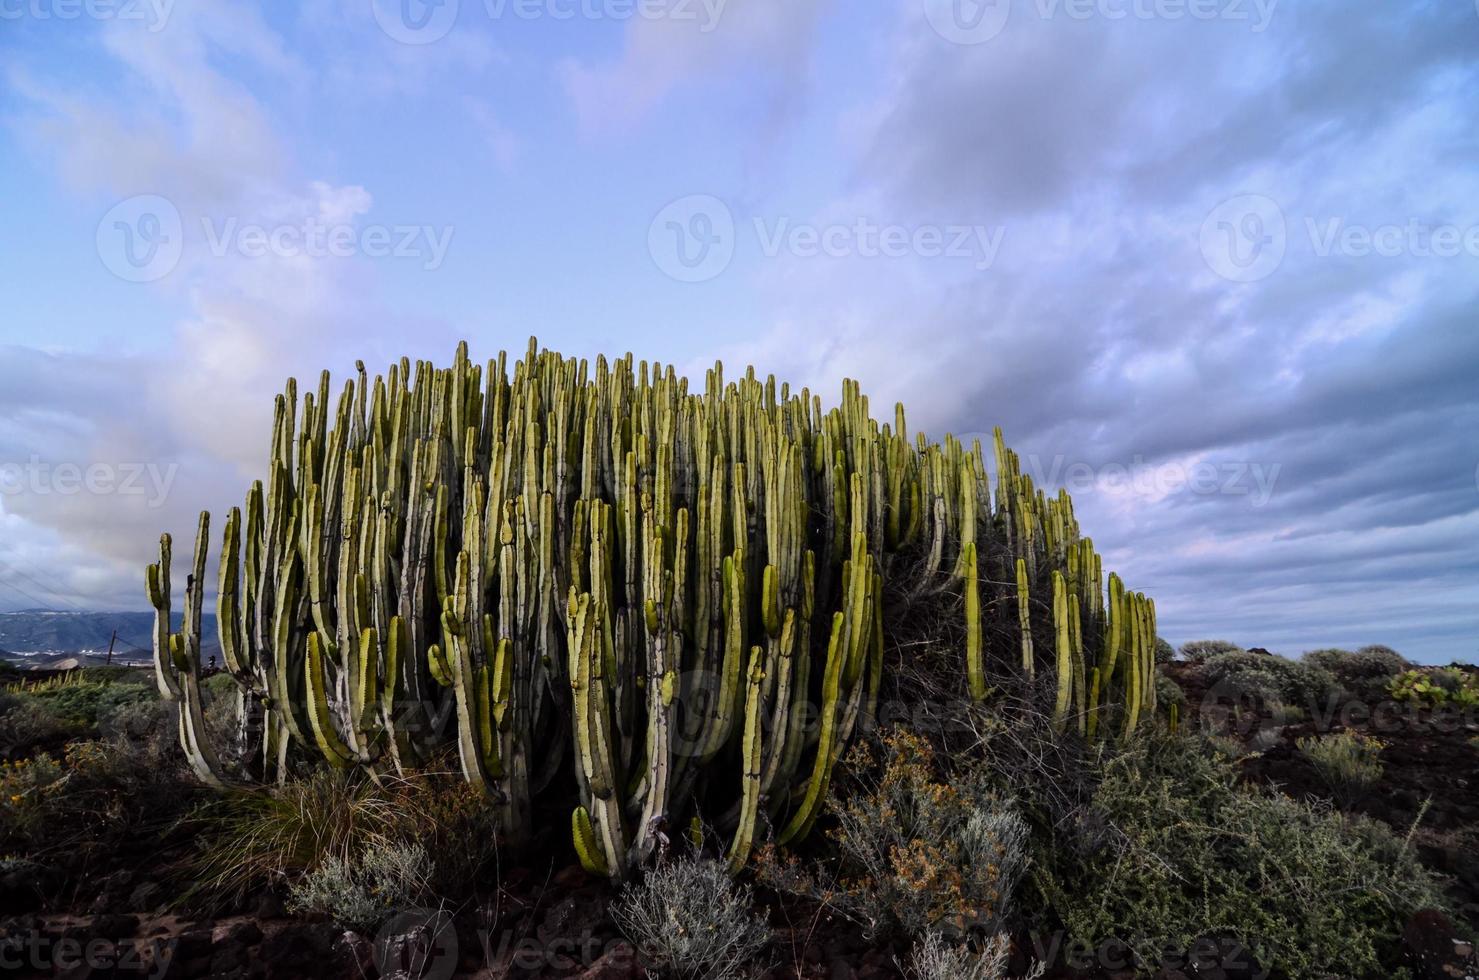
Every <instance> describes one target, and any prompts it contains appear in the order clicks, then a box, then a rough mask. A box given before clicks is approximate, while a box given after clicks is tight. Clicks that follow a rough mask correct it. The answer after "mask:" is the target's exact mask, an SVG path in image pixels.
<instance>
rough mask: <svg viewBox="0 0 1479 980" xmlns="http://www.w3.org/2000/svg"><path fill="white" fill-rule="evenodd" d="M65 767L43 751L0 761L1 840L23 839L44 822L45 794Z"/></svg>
mask: <svg viewBox="0 0 1479 980" xmlns="http://www.w3.org/2000/svg"><path fill="white" fill-rule="evenodd" d="M65 776H66V770H64V769H63V768H62V767H61V766H60V765H58V764H57V762H56V760H55V759H53V758H52V757H51V756H49V755H47V754H46V753H45V752H43V753H41V754H40V755H38V756H36V757H35V758H34V759H21V760H19V761H16V762H11V761H8V760H7V761H5V762H0V841H3V842H4V843H6V844H14V843H16V842H17V841H25V840H27V839H29V838H30V836H31V835H32V834H34V833H36V832H38V831H39V830H40V829H41V828H43V827H44V826H45V824H46V822H47V820H46V817H47V809H48V808H47V803H48V797H50V796H52V795H53V794H55V793H56V792H57V790H58V789H59V788H60V787H61V785H62V782H63V779H64V777H65Z"/></svg>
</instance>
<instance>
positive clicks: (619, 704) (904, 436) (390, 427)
mask: <svg viewBox="0 0 1479 980" xmlns="http://www.w3.org/2000/svg"><path fill="white" fill-rule="evenodd" d="M704 382H705V383H704V386H703V390H702V391H698V390H690V388H689V382H688V381H687V380H686V379H684V378H681V377H680V376H678V375H677V373H676V372H675V371H674V369H673V368H672V367H671V366H670V365H663V364H660V363H657V362H646V361H637V360H635V359H634V358H633V357H632V355H630V354H628V355H626V356H625V357H622V358H619V359H616V360H614V361H608V360H607V359H606V358H604V357H598V358H596V359H595V361H594V362H587V361H585V360H577V359H570V358H564V357H561V356H560V355H558V354H555V353H553V352H550V351H547V350H542V349H540V348H539V346H538V344H537V343H536V342H535V341H533V340H531V341H530V344H529V347H528V349H527V351H526V352H525V354H524V356H523V357H521V358H518V359H514V360H512V363H510V358H508V357H507V356H506V355H504V354H499V355H498V356H497V357H496V358H495V359H493V360H490V361H488V362H486V364H479V363H475V362H473V361H472V360H471V358H470V357H469V352H468V349H467V346H466V345H465V344H464V345H460V346H459V347H458V349H457V351H456V354H455V356H454V358H453V360H452V363H451V365H450V366H449V367H445V368H438V367H435V366H434V365H432V364H430V363H428V362H415V363H412V362H410V361H408V360H405V359H402V360H401V361H399V362H397V363H395V364H392V365H391V366H390V367H389V369H388V370H387V371H386V372H385V373H384V374H383V375H379V376H376V377H374V378H373V379H372V378H371V377H370V376H369V374H368V372H367V371H366V370H365V367H364V365H363V364H357V365H356V370H355V373H354V376H353V377H351V378H350V379H349V380H348V381H347V382H346V383H345V384H344V385H343V387H342V388H341V389H339V390H338V392H337V393H335V392H334V390H333V389H332V387H331V382H330V378H329V376H328V374H327V373H325V374H323V375H322V376H321V377H320V378H319V381H318V384H317V386H316V387H315V388H314V390H311V391H306V392H304V394H303V396H302V398H301V399H300V398H299V393H298V389H297V384H296V382H294V381H291V380H290V381H289V382H288V383H287V385H286V387H285V389H284V392H283V394H282V395H280V396H278V398H277V399H276V401H275V404H274V407H273V416H272V418H273V426H272V435H271V440H270V445H269V453H268V466H267V470H266V472H265V474H264V479H263V481H262V482H259V483H256V484H253V486H252V487H251V488H250V490H249V491H248V493H247V496H246V500H245V505H244V507H242V508H241V509H240V510H233V511H232V512H231V514H230V516H229V517H228V518H227V520H226V523H225V529H224V535H223V539H222V551H221V563H220V578H219V582H218V585H217V594H216V603H217V612H218V622H219V624H220V630H221V646H222V652H223V654H224V656H225V662H226V667H227V669H228V671H229V672H230V674H231V676H232V677H233V678H234V679H235V681H236V683H237V685H238V689H239V693H238V695H237V699H236V703H237V709H238V715H239V717H240V719H241V722H242V724H241V727H240V735H239V738H238V741H239V749H240V751H239V752H235V753H231V754H230V755H231V756H235V757H236V761H233V762H231V763H230V764H229V765H228V764H227V763H225V762H223V761H222V760H223V758H227V755H226V754H224V753H217V752H216V751H215V749H214V748H213V747H212V746H211V745H210V742H209V738H208V736H207V733H206V732H205V730H204V726H203V724H202V723H201V717H200V708H201V704H202V702H201V696H200V691H199V685H198V683H197V680H196V678H197V675H198V650H199V642H198V639H197V638H196V630H197V628H198V621H199V609H200V603H201V599H202V598H203V597H202V595H201V582H200V576H201V572H202V570H203V567H204V551H203V548H204V542H205V536H206V532H207V530H208V523H207V519H206V518H205V517H203V518H202V521H201V527H200V535H199V538H198V541H197V548H196V555H195V559H196V560H195V564H194V569H195V574H194V575H192V577H191V580H190V582H189V584H188V586H187V589H186V622H185V626H184V627H183V629H182V631H181V633H179V634H175V633H173V632H172V630H171V622H170V603H171V599H170V588H171V584H170V576H169V562H170V547H169V540H168V537H167V536H166V538H165V539H164V541H163V542H162V547H161V557H160V562H159V563H158V564H157V565H151V566H150V568H149V572H148V576H147V577H148V591H149V597H150V601H151V603H152V604H153V605H154V608H155V610H156V626H155V644H154V645H155V669H156V675H157V681H158V684H159V687H160V690H161V692H162V693H163V694H164V695H165V696H166V697H168V698H172V699H177V700H178V702H179V703H180V705H181V737H182V741H184V742H185V744H186V749H187V752H189V753H190V758H191V763H192V765H193V766H194V767H195V768H196V770H197V771H198V772H200V773H201V776H202V778H204V779H207V780H208V781H213V782H224V781H226V780H232V781H237V780H257V781H265V782H270V781H272V780H275V779H276V780H280V779H285V778H289V777H290V775H291V774H293V773H294V772H298V771H301V770H303V769H304V768H305V767H308V766H311V765H315V764H319V765H324V764H326V765H330V766H337V767H344V768H351V769H361V770H363V771H365V772H366V773H367V774H368V775H369V776H370V777H371V778H376V779H379V778H382V777H384V776H385V775H387V774H390V773H396V772H402V773H403V772H410V771H413V770H416V769H418V768H420V767H423V766H426V765H428V764H431V763H432V762H433V761H434V760H435V759H437V758H438V757H439V756H440V755H441V754H442V753H444V752H454V753H455V754H456V757H457V759H458V761H459V765H460V767H461V770H462V773H463V776H464V777H465V778H466V779H467V780H468V781H469V782H471V783H472V784H474V785H476V786H478V787H479V788H480V789H482V790H483V792H484V793H485V795H486V797H487V800H488V805H489V806H490V807H494V808H496V810H497V813H498V816H499V823H500V826H501V830H502V833H503V835H504V837H505V838H506V839H507V840H508V841H510V842H518V841H520V840H523V839H525V838H527V837H528V836H529V835H530V834H531V833H532V832H533V830H534V820H535V817H534V814H535V813H536V806H539V805H543V803H541V802H540V800H541V798H543V799H544V800H547V801H548V802H549V803H550V804H551V805H559V806H564V807H568V808H572V809H570V810H569V811H568V812H570V814H571V817H570V822H571V833H572V841H573V845H574V847H575V849H576V851H577V853H578V854H579V856H580V859H581V861H582V862H583V863H584V864H585V866H586V867H587V868H589V869H590V870H591V871H592V872H593V873H598V874H605V875H610V876H613V877H623V876H625V875H627V874H629V873H630V872H631V871H632V870H633V869H634V868H636V867H639V866H641V865H644V864H646V863H649V862H651V861H652V860H654V859H655V858H656V857H657V856H658V855H659V854H660V853H661V851H662V850H663V849H664V848H665V847H666V846H667V845H668V843H669V841H670V839H671V836H672V835H673V833H674V832H675V828H679V827H682V826H687V825H688V823H689V822H690V821H691V820H692V819H693V818H695V817H697V818H700V819H702V820H703V821H704V822H705V823H707V824H709V825H711V826H713V827H714V828H715V829H716V830H718V831H719V832H720V833H721V834H722V835H723V836H724V837H725V838H726V839H727V840H728V858H729V861H730V863H731V865H732V866H733V867H736V868H738V867H741V866H743V865H744V863H745V862H746V860H747V858H748V855H749V854H750V853H751V851H752V849H753V847H754V846H755V844H756V842H757V841H758V840H760V839H762V838H763V835H765V834H767V833H771V832H772V831H771V830H769V829H767V828H774V831H773V832H774V833H775V836H776V838H777V839H778V840H779V841H781V842H790V841H795V840H798V839H800V838H801V837H802V836H804V835H805V834H806V833H807V832H808V831H809V830H810V829H811V828H812V827H813V825H814V824H815V822H816V820H817V818H818V816H819V815H820V814H821V813H822V811H823V809H824V806H825V803H826V799H827V795H828V787H829V785H830V782H831V778H832V773H833V771H834V767H835V765H836V763H837V760H838V759H839V758H840V756H841V754H842V752H843V751H844V750H845V748H846V746H847V744H848V743H849V741H850V740H852V739H853V738H854V737H855V735H856V733H857V732H858V731H859V730H863V729H866V728H867V727H868V726H869V725H871V724H872V719H873V715H874V714H875V712H876V706H877V704H878V701H879V698H880V694H881V693H882V691H883V689H884V687H885V684H886V676H887V674H886V671H885V662H886V661H890V662H894V661H897V660H898V659H900V658H905V657H909V656H912V655H913V653H912V648H910V647H905V646H901V645H900V644H899V643H897V642H895V639H894V632H893V631H895V630H896V626H897V624H898V623H899V622H901V621H905V620H907V619H908V617H909V616H910V615H912V611H914V610H918V609H920V608H927V609H931V610H938V611H939V612H942V613H944V614H945V615H946V616H947V617H948V622H949V623H950V624H952V625H950V626H949V627H947V628H946V630H945V632H946V633H948V634H949V636H950V637H952V638H956V637H958V638H959V647H958V649H959V661H958V663H959V679H958V682H957V683H958V686H959V689H960V692H961V693H962V694H967V695H969V696H970V697H972V698H974V699H976V700H978V701H988V702H989V700H990V699H991V698H992V697H993V696H994V692H995V691H996V690H998V689H999V687H1000V685H1001V683H1003V682H1005V681H1010V678H1011V677H1013V676H1014V675H1015V676H1016V677H1018V678H1019V679H1020V682H1021V683H1023V684H1031V683H1034V680H1035V678H1037V677H1039V676H1040V675H1046V679H1045V680H1044V681H1043V683H1044V686H1047V685H1052V686H1051V687H1049V690H1050V691H1051V690H1052V689H1053V688H1056V693H1057V715H1058V718H1059V721H1060V724H1061V725H1062V727H1063V728H1064V729H1066V730H1067V731H1068V732H1070V733H1076V734H1079V735H1083V736H1086V737H1100V736H1101V735H1102V734H1104V733H1106V732H1110V731H1114V732H1119V733H1125V734H1130V733H1133V732H1134V730H1135V729H1136V727H1137V726H1138V724H1139V723H1140V718H1141V717H1143V716H1148V715H1149V713H1150V711H1151V710H1152V709H1153V707H1154V685H1153V683H1151V680H1152V676H1153V669H1154V665H1153V652H1152V638H1153V636H1154V608H1153V606H1152V605H1151V604H1150V603H1149V600H1146V599H1145V598H1144V597H1143V596H1141V595H1139V594H1135V593H1128V592H1126V591H1125V590H1124V588H1123V586H1122V584H1121V583H1120V581H1119V579H1118V577H1117V576H1115V575H1113V574H1111V575H1110V576H1109V581H1108V596H1107V597H1106V596H1105V595H1104V594H1103V591H1104V590H1103V587H1102V582H1103V578H1102V575H1103V573H1102V566H1101V563H1100V559H1099V556H1098V554H1097V553H1095V551H1094V546H1093V543H1092V542H1091V541H1090V540H1089V539H1088V538H1086V537H1083V536H1082V535H1081V534H1080V531H1079V527H1078V522H1077V520H1076V518H1075V517H1074V513H1073V505H1072V502H1071V501H1070V500H1069V498H1068V496H1067V494H1064V493H1060V494H1058V495H1057V496H1053V497H1049V496H1048V495H1046V494H1045V493H1044V492H1043V491H1042V490H1040V489H1038V488H1036V487H1035V486H1034V485H1033V483H1032V480H1031V479H1030V478H1029V477H1028V476H1026V475H1025V474H1023V473H1022V472H1021V468H1020V464H1019V461H1018V458H1017V456H1016V454H1015V453H1013V452H1012V451H1011V450H1010V449H1008V448H1007V447H1006V445H1005V444H1004V442H1003V441H1002V438H1001V434H1000V432H999V431H998V432H997V433H996V434H995V439H994V447H993V454H992V460H991V461H992V462H993V463H994V469H995V473H994V481H993V479H992V478H991V477H990V476H989V475H988V468H987V462H988V461H987V459H986V456H985V454H984V452H983V450H982V447H981V446H980V445H979V443H976V444H972V445H971V446H969V447H967V446H966V445H964V444H963V443H962V442H961V441H960V440H957V439H955V438H953V437H950V436H948V435H947V436H945V437H944V438H943V439H942V440H941V441H938V442H936V441H932V440H930V439H929V438H927V437H926V436H925V435H924V434H923V433H913V434H911V433H910V432H909V430H908V427H907V424H906V420H905V415H904V409H903V406H896V407H895V409H894V412H893V418H892V419H891V420H890V421H888V422H880V421H879V420H877V419H875V418H874V417H873V415H872V413H871V410H870V407H869V402H868V398H867V397H866V396H865V395H864V394H863V392H862V390H861V388H860V386H859V385H858V384H857V383H856V382H854V381H847V382H845V383H844V385H843V389H842V397H841V401H840V403H839V404H838V405H836V406H835V407H832V408H824V406H823V404H822V401H821V399H820V398H819V397H817V396H815V395H813V394H812V393H811V392H810V391H808V390H806V389H801V390H799V391H793V390H792V389H791V388H790V387H789V386H788V385H785V384H783V383H778V382H777V381H776V380H775V379H774V378H763V379H762V378H760V377H758V376H757V375H756V374H755V372H754V370H753V369H751V370H747V371H746V372H745V373H744V374H743V375H742V376H740V377H738V378H735V379H733V380H728V379H726V377H725V374H724V371H723V368H722V366H720V365H715V367H714V368H713V369H712V370H710V371H709V372H707V374H706V377H705V379H704ZM331 401H332V402H333V404H332V405H331V404H330V403H331ZM1049 600H1051V601H1049ZM932 615H937V614H934V613H932ZM1034 636H1037V637H1043V636H1047V637H1051V638H1052V639H1053V641H1054V642H1052V643H1051V644H1048V645H1046V646H1043V645H1042V644H1040V643H1038V644H1035V643H1034ZM1040 661H1041V662H1040ZM572 772H573V774H574V785H573V786H572V785H570V782H569V780H570V777H569V775H568V774H570V773H572Z"/></svg>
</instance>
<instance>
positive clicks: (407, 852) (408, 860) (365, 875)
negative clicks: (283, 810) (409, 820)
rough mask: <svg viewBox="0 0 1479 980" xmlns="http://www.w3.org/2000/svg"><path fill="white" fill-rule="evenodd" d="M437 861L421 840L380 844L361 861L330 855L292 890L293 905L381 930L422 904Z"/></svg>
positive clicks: (348, 924)
mask: <svg viewBox="0 0 1479 980" xmlns="http://www.w3.org/2000/svg"><path fill="white" fill-rule="evenodd" d="M431 874H432V861H431V858H430V857H428V856H427V853H426V848H424V847H422V846H421V845H420V844H398V843H379V844H373V845H371V846H370V847H368V848H366V849H365V851H364V853H363V854H361V855H360V858H359V861H358V863H352V862H351V861H349V860H348V859H346V858H344V857H342V856H340V855H338V854H330V855H328V856H327V857H326V858H325V859H324V862H323V863H322V864H321V865H319V866H318V867H317V868H314V869H313V870H312V871H310V872H308V873H307V874H306V875H304V876H303V877H302V878H301V879H299V880H298V881H297V882H295V883H294V884H293V885H292V886H291V888H290V889H289V898H290V905H291V907H292V908H294V909H296V910H298V911H303V912H322V913H324V914H325V915H328V916H329V917H330V918H332V919H333V920H334V921H336V922H339V923H341V924H343V925H346V926H349V927H350V928H353V929H360V930H369V929H373V928H375V926H377V925H379V924H380V923H381V922H383V921H384V920H385V919H387V918H389V917H390V916H391V915H393V914H395V912H396V911H398V910H402V909H406V908H410V907H411V906H414V905H416V904H417V903H418V902H419V901H420V900H421V898H422V897H423V896H424V895H425V893H426V891H427V886H428V882H429V880H430V878H431Z"/></svg>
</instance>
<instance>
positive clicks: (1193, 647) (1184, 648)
mask: <svg viewBox="0 0 1479 980" xmlns="http://www.w3.org/2000/svg"><path fill="white" fill-rule="evenodd" d="M1244 652H1246V651H1244V650H1243V648H1242V647H1240V646H1238V645H1237V644H1236V643H1230V642H1228V641H1227V640H1192V641H1191V642H1190V643H1183V644H1181V659H1182V660H1187V661H1190V662H1191V663H1194V664H1199V663H1201V662H1202V661H1203V660H1206V659H1207V658H1208V657H1216V656H1219V655H1221V654H1224V653H1244Z"/></svg>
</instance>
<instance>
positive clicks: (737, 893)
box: [611, 859, 771, 978]
mask: <svg viewBox="0 0 1479 980" xmlns="http://www.w3.org/2000/svg"><path fill="white" fill-rule="evenodd" d="M611 913H612V917H613V918H614V919H615V920H616V923H617V925H619V926H620V927H621V930H622V932H623V933H625V934H626V937H627V938H628V939H630V940H631V941H632V942H633V943H635V944H636V945H637V947H638V949H640V950H641V951H642V953H643V955H644V956H646V957H649V958H650V959H651V960H652V961H653V962H654V963H655V964H656V965H657V966H659V967H660V968H661V969H662V970H663V971H664V972H665V973H667V974H670V975H672V976H676V977H694V978H698V977H720V978H723V977H738V976H742V975H744V974H745V973H747V972H751V971H752V970H754V967H756V966H758V965H759V964H757V963H756V960H757V959H758V957H759V956H760V955H761V954H762V953H763V952H764V951H765V948H766V947H767V946H768V945H769V944H770V940H771V931H770V926H769V925H768V924H767V923H766V922H765V920H764V919H763V918H761V917H760V916H758V915H755V914H754V913H753V912H752V911H751V894H750V890H749V888H746V887H742V886H739V885H736V884H735V883H734V881H733V879H731V878H730V876H729V873H728V872H727V871H726V870H725V868H724V866H723V865H721V864H719V863H718V862H716V861H711V860H707V859H696V860H679V861H673V862H670V863H668V864H664V865H661V866H660V867H657V868H655V869H653V870H652V871H651V872H649V873H648V875H647V877H646V878H644V879H643V880H642V881H641V882H640V883H639V884H635V885H628V886H627V887H626V888H625V889H624V890H623V891H622V894H621V897H620V899H619V900H618V901H617V902H616V903H615V904H614V905H613V906H612V910H611ZM754 972H759V971H758V970H754Z"/></svg>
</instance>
